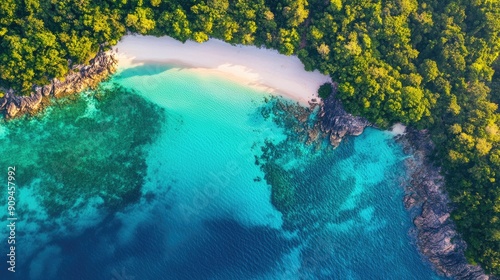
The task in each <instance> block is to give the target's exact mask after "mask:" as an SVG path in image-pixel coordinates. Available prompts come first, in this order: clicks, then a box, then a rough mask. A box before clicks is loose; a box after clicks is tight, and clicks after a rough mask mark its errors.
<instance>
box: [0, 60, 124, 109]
mask: <svg viewBox="0 0 500 280" xmlns="http://www.w3.org/2000/svg"><path fill="white" fill-rule="evenodd" d="M116 65H117V60H116V59H115V58H114V54H113V53H112V52H103V51H100V52H99V53H98V54H97V55H96V56H95V57H94V58H93V59H92V60H90V62H89V64H88V65H77V66H75V67H73V69H72V70H71V73H70V74H68V75H67V76H66V77H65V78H64V80H59V79H52V80H51V82H50V83H49V84H48V85H46V86H43V87H35V88H34V90H33V92H31V94H30V95H28V96H24V95H22V96H21V95H17V94H16V93H15V92H14V91H13V90H11V89H10V90H7V91H6V93H5V95H4V96H3V97H2V98H0V113H2V114H3V116H4V117H5V118H6V119H12V118H16V117H20V116H23V115H24V114H26V113H29V114H34V113H36V112H38V111H39V110H40V109H42V108H43V107H44V106H45V105H46V104H47V103H49V100H50V97H54V98H60V97H63V96H67V95H70V94H73V93H77V92H81V91H83V90H84V89H87V88H93V87H95V86H97V85H98V84H99V83H100V82H101V81H103V80H104V79H106V78H107V77H109V75H110V74H112V73H114V72H115V71H116Z"/></svg>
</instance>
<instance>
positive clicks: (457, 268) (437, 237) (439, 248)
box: [399, 129, 496, 280]
mask: <svg viewBox="0 0 500 280" xmlns="http://www.w3.org/2000/svg"><path fill="white" fill-rule="evenodd" d="M399 140H400V142H401V143H402V144H403V146H404V148H405V152H406V153H408V154H411V155H412V157H409V158H408V159H407V160H406V165H407V168H408V172H409V173H410V176H411V177H410V182H409V185H408V186H407V188H406V193H407V194H406V196H405V198H404V204H405V207H406V208H407V209H408V210H411V213H413V215H414V217H413V218H414V220H413V222H414V224H415V226H416V228H417V245H418V247H419V250H420V251H421V253H422V254H423V255H425V256H426V257H427V258H428V259H429V261H430V262H431V263H432V264H433V265H434V267H435V268H436V270H437V271H438V272H439V273H440V274H443V275H445V276H447V277H454V278H456V279H484V280H487V279H496V278H494V277H492V276H488V275H486V274H485V273H484V271H483V270H482V268H481V267H480V266H474V265H471V264H468V262H467V259H466V258H465V249H466V248H467V244H466V243H465V242H464V241H463V240H462V239H461V237H460V235H459V234H458V232H457V231H456V228H455V225H454V223H453V221H452V220H451V219H450V213H451V211H452V208H451V206H450V201H449V198H448V195H447V194H446V192H445V191H444V178H443V176H441V174H440V172H439V171H440V170H439V168H438V167H436V166H434V165H433V164H432V163H431V162H430V161H429V159H428V157H429V155H430V154H431V153H432V151H433V149H434V145H433V143H432V141H431V140H430V137H429V134H428V132H427V131H425V130H423V131H417V130H414V129H408V133H407V134H406V135H404V136H403V137H401V138H400V139H399ZM415 208H417V209H415ZM415 210H416V211H415Z"/></svg>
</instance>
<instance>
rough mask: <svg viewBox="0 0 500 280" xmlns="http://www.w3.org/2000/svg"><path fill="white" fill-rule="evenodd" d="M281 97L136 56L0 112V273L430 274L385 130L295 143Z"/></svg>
mask: <svg viewBox="0 0 500 280" xmlns="http://www.w3.org/2000/svg"><path fill="white" fill-rule="evenodd" d="M284 104H288V105H286V106H283V105H284ZM290 104H291V103H289V102H287V101H284V100H280V99H275V98H270V96H269V95H267V94H266V93H263V92H259V91H257V90H254V89H251V88H248V87H245V86H242V85H239V84H236V83H234V82H230V81H226V80H224V79H222V78H221V77H219V76H216V75H211V74H207V73H203V74H202V73H199V72H196V71H192V70H190V69H182V68H175V67H170V66H167V65H157V64H145V65H142V66H136V67H131V68H127V69H122V70H121V71H119V73H117V74H116V75H115V76H114V77H113V78H112V79H111V80H110V81H109V82H106V83H105V84H103V85H102V86H101V88H99V89H97V90H94V91H88V92H84V93H82V94H80V95H75V96H72V97H69V98H66V99H61V100H58V101H56V104H55V105H54V106H52V107H50V108H48V109H47V110H46V112H45V113H44V114H43V115H41V116H36V117H31V118H27V119H19V120H14V121H11V122H8V123H2V124H0V141H1V142H2V145H1V146H0V154H1V158H0V166H1V169H2V170H4V174H2V176H1V178H4V181H5V182H6V180H7V179H6V178H7V177H6V176H7V168H8V167H9V166H16V183H17V192H16V199H17V200H16V202H17V204H16V205H17V207H16V215H17V217H18V220H17V224H16V225H17V227H16V273H11V272H8V271H7V269H6V266H5V261H6V260H7V257H5V254H7V253H8V250H7V242H6V241H5V242H3V241H2V245H1V247H0V250H2V251H1V252H2V255H3V256H4V257H3V259H4V261H3V265H2V271H1V272H0V278H1V279H75V280H76V279H115V280H123V279H153V280H154V279H180V280H183V279H186V280H187V279H283V280H288V279H289V280H292V279H297V280H302V279H440V278H439V277H438V276H437V275H436V274H435V273H434V272H433V271H432V269H431V268H430V265H429V264H428V263H426V262H425V260H424V259H423V257H421V256H420V255H419V254H418V252H417V249H416V246H415V244H414V242H415V240H414V237H412V236H411V234H410V232H411V229H412V224H411V220H410V215H409V214H408V213H407V212H406V211H405V210H404V208H403V203H402V198H403V187H402V185H403V184H405V181H406V177H405V176H406V175H405V168H404V163H403V161H404V158H405V157H406V156H407V155H404V154H403V152H402V149H401V147H400V146H398V145H397V144H396V143H395V141H394V140H393V138H392V136H391V135H390V134H388V133H385V132H382V131H378V130H375V129H367V130H366V132H365V133H363V134H362V135H361V136H359V137H353V138H347V139H345V141H344V142H343V143H342V144H341V145H340V147H339V148H337V149H335V150H334V149H332V148H330V147H328V146H327V145H319V146H318V145H316V146H314V145H306V143H305V141H304V140H303V139H304V138H303V137H302V136H301V135H304V134H306V133H307V132H304V131H300V129H297V127H294V125H293V124H291V123H288V122H286V121H283V120H284V119H286V118H285V116H287V114H290V112H288V110H289V109H287V108H289V107H287V106H290V108H291V107H293V106H292V105H290ZM313 117H314V114H313V115H312V116H311V117H310V118H313ZM0 201H1V203H2V204H1V205H5V207H3V208H5V209H4V210H5V211H2V212H0V213H1V214H0V218H1V220H2V221H4V223H6V222H5V221H6V220H7V215H6V213H7V210H6V205H7V200H6V195H4V196H2V197H1V198H0ZM2 228H3V229H2V230H1V231H0V233H1V234H2V236H4V237H7V236H8V234H9V232H8V231H7V229H6V227H5V226H4V227H2ZM2 240H3V239H2ZM3 252H5V253H3Z"/></svg>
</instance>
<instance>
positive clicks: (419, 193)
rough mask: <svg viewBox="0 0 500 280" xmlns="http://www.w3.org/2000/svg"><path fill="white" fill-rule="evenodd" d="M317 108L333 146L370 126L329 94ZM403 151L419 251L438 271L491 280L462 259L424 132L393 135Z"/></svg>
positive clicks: (462, 246)
mask: <svg viewBox="0 0 500 280" xmlns="http://www.w3.org/2000/svg"><path fill="white" fill-rule="evenodd" d="M314 105H319V106H320V112H319V114H318V123H317V125H315V127H319V128H320V130H321V131H322V132H323V133H326V135H328V136H329V140H330V143H331V144H332V145H333V146H335V147H336V146H338V145H339V144H340V142H341V141H342V138H343V137H345V136H348V135H354V136H356V135H359V134H361V133H362V132H363V131H364V129H365V128H366V127H369V126H372V124H370V122H368V121H367V120H366V119H364V118H362V117H357V116H353V115H351V114H349V113H347V112H346V111H345V110H344V108H343V106H342V102H341V101H340V100H338V99H337V98H336V97H335V93H332V94H331V95H330V96H329V97H328V98H326V99H325V100H323V101H322V102H320V103H319V104H314ZM397 140H398V142H400V143H401V144H402V145H403V148H404V151H405V153H406V154H408V155H411V156H410V157H408V159H407V160H406V162H405V164H406V166H407V170H408V172H409V177H410V181H409V183H408V184H407V185H406V188H405V193H406V195H405V197H404V205H405V208H406V209H407V210H408V211H409V212H410V214H411V216H412V219H413V223H414V224H415V229H414V230H415V236H416V241H417V246H418V248H419V250H420V252H421V253H422V254H423V255H424V256H425V257H426V258H427V259H428V260H429V261H430V262H431V263H432V265H433V267H434V268H435V269H436V271H437V272H438V274H440V275H444V276H446V277H452V278H455V279H464V280H465V279H478V280H488V279H490V280H493V279H497V278H495V277H492V276H489V275H486V274H485V273H484V271H483V270H482V268H481V267H480V266H474V265H470V264H468V263H467V260H466V258H465V249H466V248H467V244H466V243H465V242H464V241H463V240H462V239H461V238H460V235H459V234H458V233H457V231H456V229H455V225H454V223H453V221H452V220H451V219H450V213H451V212H452V210H453V209H452V208H451V206H450V204H449V202H450V201H449V198H448V196H447V194H446V193H445V192H444V178H443V176H441V174H440V172H439V171H440V170H439V168H438V167H436V166H434V165H433V164H432V163H431V162H430V160H429V156H430V155H431V154H432V152H433V150H434V145H433V143H432V141H431V139H430V135H429V133H428V132H427V131H425V130H422V131H418V130H415V129H412V128H407V131H406V133H405V134H404V135H401V136H398V139H397Z"/></svg>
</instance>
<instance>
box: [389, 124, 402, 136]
mask: <svg viewBox="0 0 500 280" xmlns="http://www.w3.org/2000/svg"><path fill="white" fill-rule="evenodd" d="M389 132H390V133H391V134H392V135H394V136H398V135H403V134H405V132H406V126H405V125H403V124H402V123H396V124H394V125H393V126H392V128H391V129H390V130H389Z"/></svg>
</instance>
